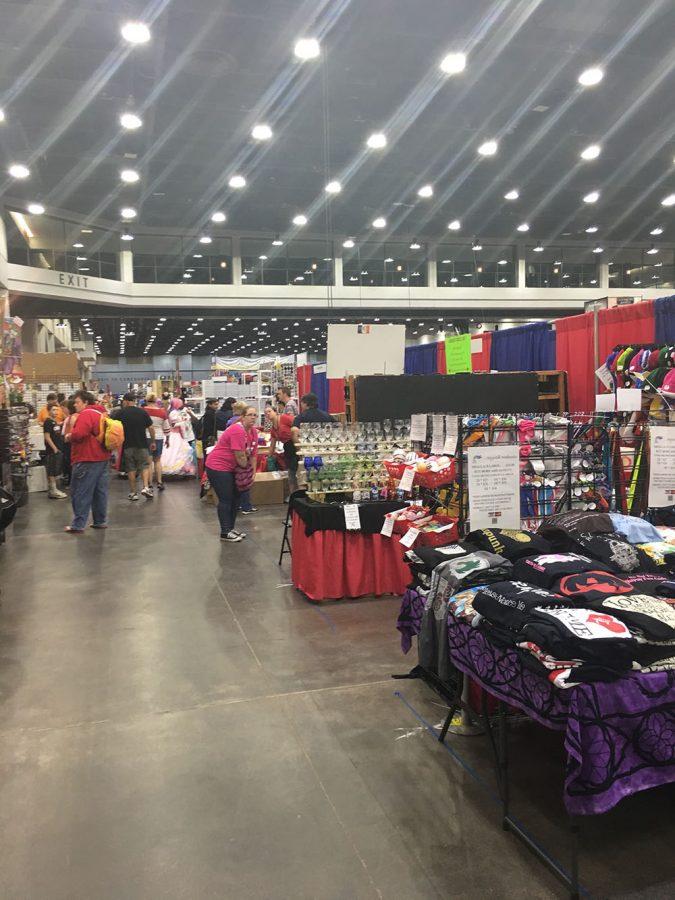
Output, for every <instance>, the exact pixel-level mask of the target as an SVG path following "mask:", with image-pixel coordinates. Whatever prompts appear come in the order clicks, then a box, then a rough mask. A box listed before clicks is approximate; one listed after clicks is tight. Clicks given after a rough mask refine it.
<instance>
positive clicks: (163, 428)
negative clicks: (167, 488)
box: [144, 394, 170, 491]
mask: <svg viewBox="0 0 675 900" xmlns="http://www.w3.org/2000/svg"><path fill="white" fill-rule="evenodd" d="M144 409H145V411H146V412H147V414H148V415H149V416H150V418H151V419H152V424H153V426H154V428H155V442H154V443H155V449H154V450H152V449H151V450H150V456H151V462H150V486H151V487H152V482H153V480H154V481H155V482H156V483H157V490H158V491H163V490H164V481H163V476H162V450H163V449H164V439H165V437H166V435H167V434H168V433H169V431H170V426H169V414H168V413H167V411H166V410H165V409H164V407H163V406H160V404H159V403H158V402H157V397H156V396H155V394H148V396H147V397H146V398H145V407H144ZM153 476H154V479H153Z"/></svg>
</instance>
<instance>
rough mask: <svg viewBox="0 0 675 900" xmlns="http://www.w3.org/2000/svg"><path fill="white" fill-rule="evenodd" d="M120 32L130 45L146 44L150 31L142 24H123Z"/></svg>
mask: <svg viewBox="0 0 675 900" xmlns="http://www.w3.org/2000/svg"><path fill="white" fill-rule="evenodd" d="M121 32H122V37H123V38H124V40H125V41H128V42H129V43H130V44H147V43H148V41H149V40H150V29H149V28H148V26H147V25H145V24H144V23H143V22H125V24H124V25H122V28H121Z"/></svg>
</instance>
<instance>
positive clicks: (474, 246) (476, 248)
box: [471, 239, 483, 253]
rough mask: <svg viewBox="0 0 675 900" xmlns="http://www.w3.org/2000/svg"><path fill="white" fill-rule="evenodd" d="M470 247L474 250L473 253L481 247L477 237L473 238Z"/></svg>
mask: <svg viewBox="0 0 675 900" xmlns="http://www.w3.org/2000/svg"><path fill="white" fill-rule="evenodd" d="M471 249H472V250H473V251H474V253H478V251H479V250H482V249H483V245H482V244H481V242H480V241H479V240H478V239H474V242H473V244H472V245H471Z"/></svg>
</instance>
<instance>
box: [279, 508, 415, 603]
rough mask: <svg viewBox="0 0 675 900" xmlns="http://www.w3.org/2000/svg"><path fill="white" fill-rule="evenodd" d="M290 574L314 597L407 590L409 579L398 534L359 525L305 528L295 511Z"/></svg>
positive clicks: (324, 598)
mask: <svg viewBox="0 0 675 900" xmlns="http://www.w3.org/2000/svg"><path fill="white" fill-rule="evenodd" d="M291 540H292V547H293V554H292V557H291V560H292V562H291V579H292V581H293V584H294V585H295V587H297V588H299V589H300V590H301V591H302V592H303V593H304V594H306V595H307V596H308V597H309V598H310V600H337V599H339V598H342V597H363V596H364V595H365V594H402V593H403V592H404V591H405V589H406V586H407V585H408V584H409V582H410V569H409V568H408V566H407V565H406V564H405V563H404V561H403V550H401V548H400V547H399V538H398V537H397V535H392V536H391V537H390V538H387V537H382V535H381V534H361V533H360V532H358V531H315V532H314V534H312V535H311V537H307V535H306V533H305V524H304V522H303V521H302V519H301V518H300V517H299V516H298V515H297V513H293V528H292V538H291Z"/></svg>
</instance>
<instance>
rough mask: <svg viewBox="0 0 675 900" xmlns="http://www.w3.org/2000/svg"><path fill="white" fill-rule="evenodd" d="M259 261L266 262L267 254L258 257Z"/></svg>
mask: <svg viewBox="0 0 675 900" xmlns="http://www.w3.org/2000/svg"><path fill="white" fill-rule="evenodd" d="M258 259H262V260H265V259H267V257H266V256H265V254H264V253H263V254H262V256H259V257H258Z"/></svg>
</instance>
